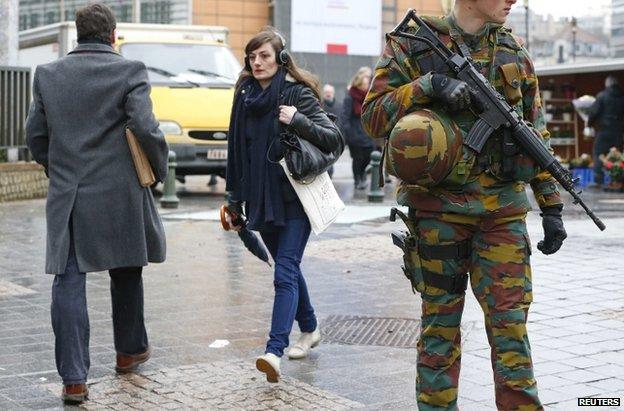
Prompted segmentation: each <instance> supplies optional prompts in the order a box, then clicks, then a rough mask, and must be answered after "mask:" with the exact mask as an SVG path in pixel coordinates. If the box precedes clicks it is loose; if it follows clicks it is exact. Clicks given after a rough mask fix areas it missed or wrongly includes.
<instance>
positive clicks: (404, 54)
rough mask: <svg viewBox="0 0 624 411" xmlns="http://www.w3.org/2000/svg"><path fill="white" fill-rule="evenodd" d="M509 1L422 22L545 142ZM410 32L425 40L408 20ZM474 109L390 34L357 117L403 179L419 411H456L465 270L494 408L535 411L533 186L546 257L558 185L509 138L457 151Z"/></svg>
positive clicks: (459, 85) (469, 6)
mask: <svg viewBox="0 0 624 411" xmlns="http://www.w3.org/2000/svg"><path fill="white" fill-rule="evenodd" d="M513 3H515V0H456V2H455V6H454V10H453V12H452V13H451V14H450V15H449V16H446V17H444V18H434V17H424V18H423V20H425V21H426V22H427V23H428V25H429V26H430V27H431V28H432V29H433V30H434V31H435V32H436V34H437V35H438V36H439V37H440V39H441V40H442V41H443V42H444V43H446V44H447V45H448V46H449V47H450V48H452V49H453V50H455V51H457V52H461V50H462V49H463V50H464V52H469V53H470V54H471V56H472V58H473V60H474V63H475V65H476V66H477V67H478V68H479V69H480V71H481V73H482V74H483V75H484V76H485V77H486V78H487V79H488V80H489V81H490V83H491V84H492V85H493V86H494V87H495V88H496V89H497V90H498V91H499V92H500V93H501V94H502V95H504V96H505V98H506V99H507V101H508V102H509V103H510V105H512V106H513V107H514V108H515V109H516V110H517V112H518V114H520V115H522V116H523V118H524V119H525V121H527V122H529V123H530V124H531V125H532V126H533V128H534V129H535V132H536V134H538V135H539V136H541V138H542V140H543V143H544V145H545V146H547V147H549V146H550V144H549V133H548V131H547V130H546V127H545V121H544V113H543V109H542V105H541V102H540V97H539V91H538V82H537V78H536V75H535V71H534V68H533V63H532V61H531V59H530V57H529V55H528V52H527V51H526V49H525V48H524V47H523V44H522V41H521V40H520V39H519V38H517V37H516V36H514V35H513V34H512V33H511V31H510V30H509V29H507V28H505V27H503V26H502V24H503V23H504V21H505V19H506V16H507V14H508V13H509V8H510V7H511V5H512V4H513ZM462 27H464V28H466V29H467V30H468V29H472V32H471V33H468V32H467V30H463V29H462ZM407 31H408V32H411V33H413V34H418V35H423V32H422V31H421V32H420V33H419V27H418V26H417V25H416V23H415V22H413V21H412V22H410V24H409V29H408V30H407ZM466 49H468V51H467V50H466ZM464 52H461V53H462V54H464ZM469 108H471V101H470V93H469V90H468V89H467V85H466V83H464V82H462V81H460V80H457V79H455V78H453V74H452V73H450V72H449V70H448V68H447V66H446V65H445V64H444V63H443V61H442V60H441V59H440V58H439V57H438V56H437V55H436V54H435V53H433V51H432V50H430V48H429V46H428V45H427V44H425V43H421V42H416V41H414V40H408V39H405V38H402V37H394V36H388V37H387V43H386V46H385V51H384V53H383V55H382V56H381V58H380V59H379V62H378V63H377V66H376V69H375V76H374V79H373V82H372V85H371V88H370V91H369V93H368V95H367V97H366V100H365V103H364V107H363V115H362V122H363V124H364V127H365V129H366V131H367V132H368V134H369V135H371V136H373V137H384V138H386V139H388V146H387V159H386V166H387V167H388V170H389V172H390V173H391V174H394V175H396V176H397V177H399V178H400V179H401V180H402V181H401V184H400V186H399V189H398V194H397V196H398V203H399V204H401V205H404V206H408V207H409V210H410V213H409V218H408V219H407V220H406V221H407V225H408V227H409V229H410V233H411V234H410V236H409V237H408V238H407V241H406V245H408V247H406V248H407V251H406V255H405V259H404V260H405V265H406V267H405V268H406V274H407V275H408V277H410V280H411V281H412V285H413V287H414V288H415V289H416V290H418V291H419V292H420V295H421V297H422V327H421V328H422V329H421V336H420V340H419V343H418V364H417V374H418V376H417V379H416V395H417V401H418V407H419V409H421V410H454V409H457V389H458V379H459V370H460V357H461V347H460V345H461V336H460V322H461V315H462V311H463V305H464V298H465V289H466V286H467V285H466V282H467V281H468V273H470V278H469V281H470V285H471V288H472V290H473V292H474V294H475V296H476V298H477V300H478V301H479V304H480V305H481V307H482V309H483V312H484V314H485V325H486V331H487V337H488V341H489V344H490V346H491V361H492V369H493V371H494V383H495V392H496V405H497V407H498V409H501V410H539V409H542V408H543V407H542V405H541V403H540V400H539V398H538V394H537V385H536V381H535V378H534V375H533V367H532V361H531V351H530V345H529V341H528V337H527V330H526V321H527V313H528V309H529V305H530V303H531V301H532V292H531V267H530V263H529V256H530V254H531V245H530V243H529V237H528V234H527V229H526V224H525V218H526V214H527V212H528V211H529V209H530V205H529V201H528V198H527V195H526V193H525V186H526V184H530V185H531V188H532V190H533V193H534V195H535V197H536V199H537V203H538V204H539V207H540V208H541V210H542V214H541V215H542V217H543V220H542V221H543V224H542V225H543V228H544V233H545V237H544V240H543V241H540V243H539V244H538V249H540V250H541V251H542V252H543V253H545V254H551V253H554V252H556V251H557V250H558V249H559V247H560V246H561V244H562V242H563V240H564V239H565V237H566V234H565V229H564V228H563V223H562V220H561V211H562V208H563V205H562V202H561V199H560V195H559V192H558V190H557V186H556V184H555V180H554V179H553V178H552V177H551V176H550V175H549V174H548V173H546V172H541V171H540V170H539V169H538V168H537V167H536V166H535V164H534V163H533V161H532V160H531V159H529V158H527V157H526V156H524V155H523V154H522V153H521V152H519V151H518V150H517V149H516V148H515V146H514V145H513V144H509V138H508V136H505V134H504V133H500V135H493V136H492V137H491V138H490V139H489V141H488V143H487V145H486V147H485V149H484V150H483V154H481V155H478V156H475V155H474V154H473V153H472V152H470V150H469V149H467V148H465V147H463V146H462V144H461V141H462V138H463V137H465V136H466V133H467V132H468V131H469V130H470V128H471V127H472V125H473V124H474V123H475V121H476V117H475V115H474V114H472V113H471V111H469V110H468V109H469ZM473 108H474V107H473Z"/></svg>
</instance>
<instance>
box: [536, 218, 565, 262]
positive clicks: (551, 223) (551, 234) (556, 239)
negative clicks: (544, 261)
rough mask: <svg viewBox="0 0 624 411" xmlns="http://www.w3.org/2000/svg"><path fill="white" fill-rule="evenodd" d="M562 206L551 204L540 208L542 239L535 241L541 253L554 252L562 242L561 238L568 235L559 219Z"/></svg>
mask: <svg viewBox="0 0 624 411" xmlns="http://www.w3.org/2000/svg"><path fill="white" fill-rule="evenodd" d="M562 208H563V207H562V206H552V207H544V208H542V213H541V214H540V216H542V228H544V239H543V240H542V241H540V242H539V243H537V249H538V250H540V251H541V252H542V253H544V254H546V255H548V254H554V253H556V252H557V251H558V250H559V249H560V248H561V244H563V240H565V239H566V238H567V237H568V234H567V233H566V230H565V228H563V220H562V219H561V209H562Z"/></svg>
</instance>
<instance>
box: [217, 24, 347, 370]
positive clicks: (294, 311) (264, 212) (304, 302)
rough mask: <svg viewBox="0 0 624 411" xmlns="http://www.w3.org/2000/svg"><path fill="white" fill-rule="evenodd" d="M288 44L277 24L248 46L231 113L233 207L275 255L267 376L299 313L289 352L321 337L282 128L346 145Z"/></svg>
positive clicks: (302, 351)
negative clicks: (305, 271) (298, 332)
mask: <svg viewBox="0 0 624 411" xmlns="http://www.w3.org/2000/svg"><path fill="white" fill-rule="evenodd" d="M285 43H286V42H285V40H284V38H283V37H282V36H281V35H280V34H279V33H278V32H277V31H276V30H275V29H274V28H272V27H265V28H263V29H262V30H261V31H260V32H259V33H258V34H256V35H255V36H254V37H252V38H251V40H249V42H248V43H247V45H246V46H245V69H244V70H243V71H242V72H241V75H240V77H239V79H238V82H237V84H236V91H235V94H234V104H233V107H232V116H231V119H230V129H229V136H228V164H227V178H226V190H227V191H228V192H229V195H230V204H229V208H230V210H234V211H235V212H237V214H239V215H242V214H243V208H244V209H245V213H244V214H245V215H246V217H247V227H248V228H249V229H251V230H255V231H259V232H260V236H261V237H262V240H263V241H264V243H265V244H266V246H267V248H268V250H269V252H270V253H271V255H272V257H273V260H274V261H275V272H274V281H273V285H274V288H275V299H274V303H273V315H272V319H271V330H270V332H269V340H268V342H267V345H266V350H265V354H264V355H261V356H260V357H258V358H257V359H256V367H257V368H258V370H260V371H262V372H264V373H265V374H266V377H267V381H269V382H277V381H278V380H279V377H280V359H281V357H282V355H283V353H284V349H285V348H286V347H288V343H289V340H288V337H289V334H290V331H291V329H292V326H293V323H294V321H295V320H297V322H298V324H299V328H300V330H301V337H300V338H299V340H298V341H297V343H296V344H295V345H294V346H293V347H292V348H291V349H290V350H289V351H288V357H289V358H291V359H298V358H304V357H306V356H307V355H308V353H309V351H310V349H311V348H312V347H314V346H315V345H317V344H318V343H319V342H320V339H321V334H320V331H319V327H318V322H317V319H316V315H315V314H314V308H313V307H312V304H311V302H310V296H309V294H308V289H307V285H306V281H305V279H304V277H303V274H302V273H301V269H300V264H301V259H302V257H303V253H304V250H305V247H306V244H307V241H308V237H309V235H310V222H309V221H308V218H307V216H306V214H305V212H304V210H303V207H302V205H301V202H300V201H299V199H298V198H297V195H296V194H295V192H294V190H293V188H292V186H291V184H290V182H289V181H288V178H287V176H286V174H285V173H284V170H283V169H282V167H281V166H280V165H279V164H278V163H277V161H278V160H279V159H280V158H281V157H282V156H283V149H282V146H281V144H280V141H279V138H280V133H281V130H282V129H283V128H284V127H289V128H290V129H292V130H293V131H294V132H295V133H296V134H297V135H298V136H299V137H300V138H303V139H306V140H308V141H309V142H311V143H312V144H314V145H315V146H317V147H318V148H319V149H321V150H323V151H326V152H334V151H335V150H337V149H338V148H342V147H344V143H343V140H342V135H341V134H340V132H339V131H338V129H337V128H336V126H335V125H334V123H333V122H332V121H331V120H330V119H329V118H328V117H327V115H326V114H325V112H324V111H323V110H322V109H321V106H320V103H319V97H320V93H319V84H318V81H317V80H316V78H315V77H314V76H312V75H311V74H310V73H309V72H307V71H305V70H302V69H300V68H299V67H297V65H296V64H295V62H294V60H293V59H292V57H291V56H290V55H289V54H288V53H287V51H286V50H285ZM230 225H231V221H230ZM233 228H234V229H240V227H233Z"/></svg>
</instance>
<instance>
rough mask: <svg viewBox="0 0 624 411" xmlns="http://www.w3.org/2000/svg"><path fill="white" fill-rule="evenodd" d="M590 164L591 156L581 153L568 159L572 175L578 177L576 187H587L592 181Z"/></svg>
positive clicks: (592, 174)
mask: <svg viewBox="0 0 624 411" xmlns="http://www.w3.org/2000/svg"><path fill="white" fill-rule="evenodd" d="M591 164H592V157H591V156H590V155H589V154H587V153H583V154H581V155H580V156H579V157H575V158H573V159H572V160H570V165H569V167H570V170H572V177H574V178H575V179H578V182H577V183H576V186H577V187H580V188H583V187H587V186H588V185H589V184H590V183H591V182H592V181H594V170H592V169H591V168H590V166H591Z"/></svg>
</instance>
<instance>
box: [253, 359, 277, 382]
mask: <svg viewBox="0 0 624 411" xmlns="http://www.w3.org/2000/svg"><path fill="white" fill-rule="evenodd" d="M256 368H257V369H258V371H261V372H263V373H265V374H266V378H267V381H268V382H278V381H279V377H280V357H278V356H277V355H275V354H273V353H270V352H269V353H266V354H264V355H261V356H260V357H258V358H256Z"/></svg>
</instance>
